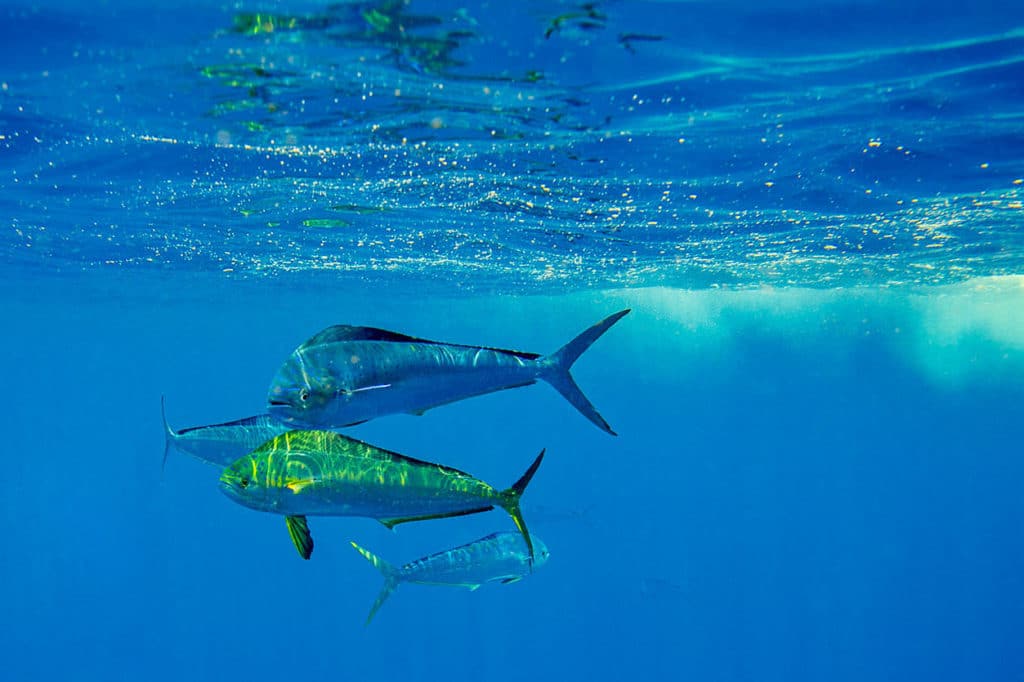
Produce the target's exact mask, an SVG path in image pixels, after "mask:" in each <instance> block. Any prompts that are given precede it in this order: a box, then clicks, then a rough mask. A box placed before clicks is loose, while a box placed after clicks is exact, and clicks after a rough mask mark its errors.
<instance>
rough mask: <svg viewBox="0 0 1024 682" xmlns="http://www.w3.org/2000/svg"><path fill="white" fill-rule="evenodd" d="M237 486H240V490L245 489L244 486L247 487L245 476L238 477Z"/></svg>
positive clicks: (247, 480) (247, 482)
mask: <svg viewBox="0 0 1024 682" xmlns="http://www.w3.org/2000/svg"><path fill="white" fill-rule="evenodd" d="M238 487H240V488H241V489H242V490H245V489H246V488H248V487H249V479H248V478H247V477H245V476H243V477H242V478H240V479H238Z"/></svg>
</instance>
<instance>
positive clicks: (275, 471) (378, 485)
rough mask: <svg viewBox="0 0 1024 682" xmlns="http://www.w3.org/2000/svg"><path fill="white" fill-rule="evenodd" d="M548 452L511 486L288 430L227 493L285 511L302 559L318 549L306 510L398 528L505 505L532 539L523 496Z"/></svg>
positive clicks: (237, 467) (343, 439)
mask: <svg viewBox="0 0 1024 682" xmlns="http://www.w3.org/2000/svg"><path fill="white" fill-rule="evenodd" d="M543 456H544V453H543V452H541V454H540V455H539V456H538V457H537V459H536V460H535V461H534V463H533V465H532V466H531V467H530V469H529V470H527V472H526V473H525V474H524V475H523V477H522V478H520V480H519V481H518V482H517V483H516V484H515V485H513V486H512V487H511V488H508V489H506V490H497V489H495V488H493V487H491V486H490V485H488V484H487V483H485V482H483V481H481V480H480V479H478V478H475V477H474V476H471V475H469V474H467V473H465V472H462V471H459V470H458V469H453V468H451V467H446V466H444V465H441V464H433V463H431V462H424V461H422V460H418V459H413V458H411V457H406V456H405V455H401V454H399V453H396V452H391V451H389V450H384V449H382V448H378V447H376V446H373V445H370V444H369V443H364V442H362V441H359V440H356V439H354V438H349V437H347V436H343V435H341V434H338V433H334V432H331V431H289V432H287V433H284V434H281V435H280V436H277V437H275V438H273V439H272V440H270V441H268V442H266V443H264V444H262V445H260V446H259V447H258V448H256V449H255V450H254V451H253V452H251V453H249V454H247V455H245V456H243V457H241V458H239V459H238V460H237V461H235V462H234V463H232V464H231V465H230V466H229V467H227V468H225V469H224V471H223V472H222V474H221V478H220V482H221V489H222V490H223V491H224V493H225V494H226V495H227V496H228V497H230V498H232V499H233V500H235V501H236V502H238V503H239V504H242V505H244V506H246V507H249V508H251V509H256V510H259V511H266V512H272V513H275V514H282V515H284V516H286V520H287V523H288V530H289V533H290V534H291V536H292V540H293V542H294V543H295V546H296V549H298V551H299V554H300V555H302V556H303V558H306V559H308V558H309V555H310V554H311V553H312V547H313V542H312V537H311V536H310V533H309V528H308V525H307V522H306V517H307V516H363V517H368V518H372V519H377V520H379V521H381V522H382V523H383V524H384V525H386V526H388V527H389V528H390V527H394V526H395V525H398V524H399V523H404V522H407V521H422V520H428V519H436V518H445V517H450V516H461V515H464V514H475V513H479V512H485V511H489V510H491V509H493V508H494V507H496V506H497V507H501V508H503V509H505V510H506V511H507V512H508V513H509V514H510V515H511V516H512V519H513V520H514V521H515V523H516V526H517V527H518V528H519V530H520V532H521V533H522V534H523V537H524V538H525V540H526V543H527V545H529V544H530V539H529V533H528V531H527V530H526V526H525V524H524V523H523V519H522V515H521V513H520V511H519V498H520V496H521V495H522V493H523V491H524V490H525V488H526V485H527V484H528V483H529V481H530V479H531V478H532V477H533V474H534V473H535V472H536V470H537V467H538V466H540V462H541V460H542V458H543Z"/></svg>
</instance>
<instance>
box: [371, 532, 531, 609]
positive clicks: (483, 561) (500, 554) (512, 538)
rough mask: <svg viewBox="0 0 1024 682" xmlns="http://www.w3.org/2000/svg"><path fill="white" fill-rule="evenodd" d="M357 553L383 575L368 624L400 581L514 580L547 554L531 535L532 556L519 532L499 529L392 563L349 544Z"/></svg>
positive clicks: (468, 583)
mask: <svg viewBox="0 0 1024 682" xmlns="http://www.w3.org/2000/svg"><path fill="white" fill-rule="evenodd" d="M352 546H353V547H354V548H355V549H356V551H357V552H359V553H360V554H362V555H363V556H364V557H365V558H366V560H367V561H369V562H370V563H371V564H373V565H374V566H375V567H376V568H377V570H378V571H380V572H381V575H383V576H384V587H383V588H382V589H381V591H380V594H379V595H378V596H377V601H375V602H374V603H373V607H372V608H371V609H370V615H368V616H367V617H366V624H367V625H369V624H370V621H372V620H373V617H374V616H375V615H377V611H379V610H380V607H381V606H383V605H384V602H385V600H387V598H388V597H390V596H391V593H392V592H394V591H395V590H396V589H397V588H398V586H399V585H400V584H401V583H417V584H419V585H452V586H455V587H468V588H469V589H470V590H476V589H477V588H479V587H480V586H481V585H483V584H485V583H493V582H498V583H502V584H507V583H514V582H517V581H519V580H521V579H522V578H524V577H525V576H527V575H529V574H530V573H531V572H532V571H533V569H534V568H536V567H538V566H543V565H544V564H545V563H546V562H547V560H548V557H549V556H550V552H548V548H547V546H546V545H545V544H544V541H543V540H541V539H540V538H539V537H537V536H536V535H534V536H533V559H532V560H531V558H530V557H531V555H530V550H529V548H528V547H527V545H526V543H525V542H524V540H523V537H522V536H521V535H520V534H519V533H513V532H511V531H501V532H500V533H491V534H490V535H488V536H487V537H483V538H480V539H479V540H474V541H473V542H468V543H466V544H464V545H460V546H458V547H453V548H452V549H449V550H445V551H443V552H437V553H436V554H431V555H429V556H425V557H423V558H421V559H417V560H416V561H411V562H409V563H407V564H405V565H404V566H394V565H392V564H390V563H388V562H387V561H385V560H384V559H381V558H380V557H378V556H377V555H376V554H374V553H373V552H370V551H369V550H367V549H364V548H362V547H360V546H359V545H357V544H356V543H354V542H353V543H352Z"/></svg>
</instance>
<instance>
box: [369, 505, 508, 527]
mask: <svg viewBox="0 0 1024 682" xmlns="http://www.w3.org/2000/svg"><path fill="white" fill-rule="evenodd" d="M492 509H494V506H493V505H488V506H486V507H477V508H476V509H464V510H461V511H455V512H444V513H443V514H424V515H422V516H403V517H401V518H396V519H380V522H381V523H383V524H384V525H385V526H386V527H387V528H388V529H389V530H391V529H394V527H395V526H397V525H398V524H400V523H409V522H410V521H430V520H431V519H448V518H451V517H453V516H466V515H468V514H480V513H481V512H486V511H491V510H492Z"/></svg>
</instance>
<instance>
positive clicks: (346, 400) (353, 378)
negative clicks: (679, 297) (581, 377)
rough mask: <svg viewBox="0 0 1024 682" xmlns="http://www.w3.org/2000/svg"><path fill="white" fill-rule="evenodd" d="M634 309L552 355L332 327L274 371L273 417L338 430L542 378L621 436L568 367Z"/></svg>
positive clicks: (600, 425)
mask: <svg viewBox="0 0 1024 682" xmlns="http://www.w3.org/2000/svg"><path fill="white" fill-rule="evenodd" d="M628 312H629V310H622V311H620V312H617V313H615V314H614V315H612V316H610V317H608V318H606V319H604V320H602V321H601V322H599V323H597V324H596V325H594V326H593V327H591V328H589V329H587V330H586V331H584V332H583V333H582V334H580V335H579V336H577V337H576V338H574V339H573V340H572V341H570V342H569V343H567V344H566V345H565V346H563V347H562V348H561V349H559V350H557V351H555V352H554V353H552V354H551V355H543V356H542V355H538V354H537V353H523V352H520V351H514V350H502V349H499V348H485V347H480V346H463V345H458V344H452V343H441V342H437V341H429V340H427V339H420V338H416V337H412V336H406V335H404V334H399V333H396V332H390V331H386V330H384V329H375V328H373V327H352V326H349V325H336V326H334V327H328V328H327V329H325V330H323V331H321V332H320V333H318V334H316V335H315V336H313V337H312V338H311V339H309V340H308V341H306V342H305V343H303V344H302V345H301V346H299V347H298V348H296V349H295V351H294V352H293V353H292V354H291V356H289V358H288V359H287V360H286V361H285V363H284V364H283V365H282V366H281V368H280V370H278V372H277V376H275V377H274V381H273V383H271V385H270V391H269V395H268V397H267V400H268V403H269V408H268V412H269V413H270V414H271V416H273V417H275V418H277V419H279V420H281V421H283V422H286V423H288V424H292V425H294V426H295V427H301V428H339V427H343V426H351V425H353V424H359V423H361V422H364V421H367V420H369V419H373V418H375V417H380V416H383V415H386V414H397V413H403V412H405V413H412V414H422V413H423V412H425V411H426V410H429V409H431V408H433V407H437V406H439V405H445V404H447V403H452V402H455V401H457V400H462V399H463V398H470V397H472V396H477V395H483V394H485V393H492V392H494V391H500V390H503V389H506V388H516V387H518V386H529V385H530V384H533V383H535V382H536V381H537V380H538V379H543V380H544V381H546V382H548V383H549V384H551V385H552V386H554V387H555V389H557V390H558V392H559V393H561V394H562V395H563V396H564V397H565V398H566V400H568V401H569V402H570V403H572V405H573V406H574V407H575V408H576V409H577V410H579V411H580V412H581V413H582V414H583V415H584V416H585V417H586V418H587V419H589V420H590V421H592V422H593V423H594V424H596V425H597V426H598V428H600V429H601V430H603V431H606V432H607V433H610V434H612V435H615V432H614V431H612V429H611V427H609V426H608V423H607V422H606V421H605V420H604V418H603V417H601V415H600V414H598V412H597V410H596V409H595V408H594V406H593V405H591V404H590V401H589V400H587V398H586V396H584V395H583V392H582V391H580V389H579V387H578V386H577V385H576V382H575V381H573V378H572V376H571V375H570V374H569V369H570V368H571V367H572V365H573V363H574V362H576V360H577V359H578V358H579V356H580V355H581V354H582V353H583V352H584V351H585V350H586V349H587V348H589V347H590V345H591V344H592V343H594V341H596V340H597V339H598V338H600V336H601V335H602V334H604V333H605V332H606V331H608V329H609V328H610V327H611V326H612V325H613V324H615V323H616V322H618V321H619V320H620V319H621V318H622V317H623V316H624V315H626V314H627V313H628Z"/></svg>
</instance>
